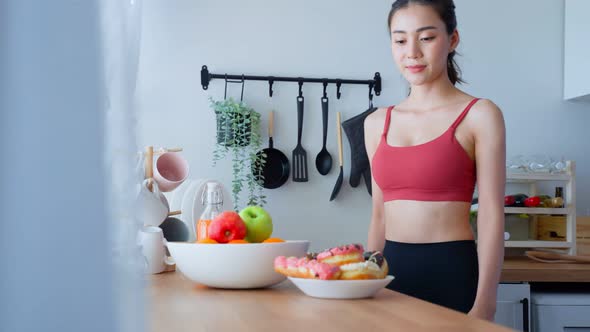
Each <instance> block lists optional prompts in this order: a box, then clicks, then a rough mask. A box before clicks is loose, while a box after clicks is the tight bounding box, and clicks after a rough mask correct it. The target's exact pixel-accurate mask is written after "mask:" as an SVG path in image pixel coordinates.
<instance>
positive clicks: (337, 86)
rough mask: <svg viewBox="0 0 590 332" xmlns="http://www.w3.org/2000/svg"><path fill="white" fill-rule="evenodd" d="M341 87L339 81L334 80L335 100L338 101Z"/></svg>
mask: <svg viewBox="0 0 590 332" xmlns="http://www.w3.org/2000/svg"><path fill="white" fill-rule="evenodd" d="M341 86H342V82H341V81H340V80H336V98H338V99H340V95H341V94H340V87H341Z"/></svg>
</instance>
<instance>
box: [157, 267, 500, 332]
mask: <svg viewBox="0 0 590 332" xmlns="http://www.w3.org/2000/svg"><path fill="white" fill-rule="evenodd" d="M150 280H151V285H150V287H149V292H148V295H147V296H148V298H149V300H150V302H151V307H150V308H148V314H147V317H149V319H150V323H151V326H152V331H153V332H160V331H162V332H166V331H190V332H196V331H216V332H217V331H231V332H235V331H240V332H241V331H256V332H263V331H323V332H325V331H361V332H362V331H371V332H373V331H418V332H419V331H438V332H445V331H453V332H460V331H490V332H494V331H510V330H509V329H507V328H504V327H501V326H499V325H496V324H493V323H490V322H487V321H483V320H479V319H474V318H471V317H469V316H467V315H465V314H462V313H459V312H456V311H453V310H449V309H446V308H443V307H440V306H437V305H434V304H431V303H428V302H425V301H421V300H418V299H416V298H412V297H409V296H406V295H403V294H401V293H397V292H394V291H390V290H388V289H382V290H381V291H380V292H379V293H378V294H377V296H376V297H375V298H372V299H361V300H326V299H316V298H312V297H309V296H306V295H304V294H303V293H302V292H301V291H299V290H298V289H297V288H296V287H295V286H294V285H293V284H292V283H291V282H290V281H288V280H287V281H285V282H283V283H281V284H279V285H277V286H274V287H272V288H268V289H259V290H221V289H213V288H207V287H205V286H201V285H196V284H194V283H192V282H190V281H189V280H188V279H186V278H184V276H182V274H181V273H180V272H168V273H163V274H158V275H153V276H151V279H150Z"/></svg>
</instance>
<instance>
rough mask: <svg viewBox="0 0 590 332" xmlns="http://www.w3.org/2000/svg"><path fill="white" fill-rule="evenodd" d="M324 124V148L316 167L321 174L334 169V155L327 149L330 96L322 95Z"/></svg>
mask: <svg viewBox="0 0 590 332" xmlns="http://www.w3.org/2000/svg"><path fill="white" fill-rule="evenodd" d="M322 124H323V127H324V128H323V135H324V136H323V145H322V150H320V152H319V153H318V155H317V157H316V158H315V167H316V168H317V169H318V172H320V174H321V175H326V174H328V173H330V170H331V169H332V156H331V155H330V152H328V150H327V149H326V138H327V136H328V97H322Z"/></svg>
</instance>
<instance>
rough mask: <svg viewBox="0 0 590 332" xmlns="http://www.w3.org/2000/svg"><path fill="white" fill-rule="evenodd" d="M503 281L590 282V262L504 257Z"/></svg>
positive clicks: (501, 278)
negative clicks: (558, 261) (544, 260)
mask: <svg viewBox="0 0 590 332" xmlns="http://www.w3.org/2000/svg"><path fill="white" fill-rule="evenodd" d="M500 280H501V281H502V282H590V264H580V263H575V264H564V263H541V262H537V261H534V260H532V259H530V258H528V257H518V258H517V257H510V258H505V259H504V266H503V268H502V276H501V277H500Z"/></svg>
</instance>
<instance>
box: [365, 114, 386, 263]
mask: <svg viewBox="0 0 590 332" xmlns="http://www.w3.org/2000/svg"><path fill="white" fill-rule="evenodd" d="M384 121H385V117H384V116H383V109H380V110H377V111H376V112H373V113H372V114H371V115H369V116H368V117H367V118H366V119H365V123H364V128H365V149H366V150H367V156H368V157H369V165H370V166H371V184H372V186H371V196H372V197H371V200H372V206H373V207H372V210H371V222H370V224H369V236H368V241H367V250H379V251H381V252H382V251H383V248H384V247H385V220H384V218H383V193H382V192H381V188H379V186H378V185H377V184H376V183H375V178H374V177H373V171H372V170H373V155H374V154H375V151H376V150H377V146H378V145H379V139H380V137H381V136H380V135H381V132H382V130H383V129H382V128H383V123H384Z"/></svg>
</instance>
